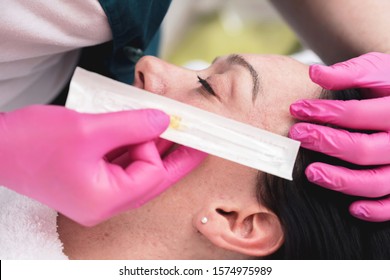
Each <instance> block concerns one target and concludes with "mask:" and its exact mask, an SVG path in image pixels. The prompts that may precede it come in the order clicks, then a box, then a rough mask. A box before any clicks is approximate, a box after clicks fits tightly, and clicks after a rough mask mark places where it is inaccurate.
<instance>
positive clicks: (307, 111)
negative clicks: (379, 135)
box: [290, 96, 390, 131]
mask: <svg viewBox="0 0 390 280" xmlns="http://www.w3.org/2000/svg"><path fill="white" fill-rule="evenodd" d="M389 107H390V96H389V97H383V98H375V99H367V100H361V101H359V100H349V101H341V100H321V99H312V100H299V101H297V102H295V103H293V104H292V105H291V106H290V112H291V114H292V115H293V116H294V117H296V118H298V119H300V120H304V121H312V122H319V123H327V124H333V125H337V126H340V127H346V128H351V129H363V130H383V131H389V130H390V110H389Z"/></svg>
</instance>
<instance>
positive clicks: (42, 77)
mask: <svg viewBox="0 0 390 280" xmlns="http://www.w3.org/2000/svg"><path fill="white" fill-rule="evenodd" d="M0 22H1V23H0V38H1V39H0V111H9V110H13V109H16V108H19V107H22V106H26V105H29V104H39V103H40V104H43V103H48V102H50V101H51V100H52V99H54V97H55V96H56V95H57V94H58V93H59V92H60V91H61V89H62V88H63V87H64V85H65V84H66V82H67V81H68V80H69V78H70V76H71V74H72V73H73V70H74V68H75V65H76V63H77V60H78V52H79V49H80V48H82V47H86V46H92V45H97V44H100V43H104V42H106V41H109V40H110V39H111V38H112V34H111V30H110V26H109V23H108V19H107V17H106V15H105V13H104V11H103V9H102V7H101V6H100V4H99V2H98V0H82V1H81V0H77V1H73V0H34V1H30V0H12V1H0Z"/></svg>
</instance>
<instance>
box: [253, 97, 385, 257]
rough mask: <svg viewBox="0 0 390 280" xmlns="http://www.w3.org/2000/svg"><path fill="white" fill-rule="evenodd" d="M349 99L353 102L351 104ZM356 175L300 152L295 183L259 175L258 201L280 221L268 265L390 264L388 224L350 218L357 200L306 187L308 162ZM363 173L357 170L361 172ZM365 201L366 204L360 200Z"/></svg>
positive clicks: (321, 156)
mask: <svg viewBox="0 0 390 280" xmlns="http://www.w3.org/2000/svg"><path fill="white" fill-rule="evenodd" d="M330 94H331V97H333V98H332V99H341V100H346V99H352V98H353V99H359V97H360V96H359V93H358V92H357V91H356V90H355V91H354V92H353V93H351V92H345V91H340V92H331V93H330ZM351 97H352V98H351ZM318 161H320V162H325V163H330V164H332V165H339V166H345V167H348V168H352V169H358V168H359V166H354V165H352V164H350V163H347V162H344V161H341V160H338V159H335V158H331V157H328V156H326V155H324V154H320V153H316V152H313V151H309V150H306V149H301V150H300V152H299V154H298V158H297V161H296V163H295V167H294V171H293V181H288V180H285V179H281V178H278V177H275V176H272V175H269V174H266V175H264V174H263V175H259V179H258V188H257V197H258V200H259V202H261V203H263V204H264V205H265V206H266V207H268V208H269V209H270V210H272V211H273V212H275V214H276V215H277V216H278V217H279V219H280V220H281V223H282V226H283V230H284V233H285V241H284V244H283V245H282V247H281V248H280V249H279V250H278V251H277V252H276V253H274V254H273V255H271V256H269V257H268V258H270V259H389V258H390V222H383V223H374V222H365V221H362V220H359V219H357V218H354V217H353V216H351V214H350V213H349V211H348V207H349V205H350V204H351V203H352V202H353V201H355V200H358V199H362V198H359V197H352V196H349V195H344V194H342V193H340V192H336V191H332V190H327V189H325V188H322V187H320V186H317V185H315V184H313V183H310V182H309V181H308V180H307V179H306V176H305V173H304V171H305V169H306V167H307V166H308V165H309V164H310V163H312V162H318ZM360 168H361V167H360ZM364 199H367V198H364Z"/></svg>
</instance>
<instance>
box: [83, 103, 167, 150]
mask: <svg viewBox="0 0 390 280" xmlns="http://www.w3.org/2000/svg"><path fill="white" fill-rule="evenodd" d="M84 120H85V122H87V123H84V125H83V126H84V127H85V130H86V132H87V133H88V140H89V141H90V142H89V143H88V145H89V147H90V150H94V151H96V149H98V150H100V151H101V152H102V153H103V155H104V154H106V153H107V152H108V151H110V150H114V149H116V148H118V147H121V146H127V145H130V144H137V143H142V142H145V141H149V140H152V139H155V138H157V137H158V136H159V135H160V134H161V133H163V132H164V130H165V129H166V128H167V127H168V125H169V116H168V115H167V114H165V113H163V112H162V111H159V110H154V109H145V110H135V111H122V112H115V113H106V114H88V115H85V118H84ZM92 147H93V148H94V149H91V148H92Z"/></svg>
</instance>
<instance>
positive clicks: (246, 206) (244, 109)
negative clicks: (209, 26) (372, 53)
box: [59, 55, 320, 259]
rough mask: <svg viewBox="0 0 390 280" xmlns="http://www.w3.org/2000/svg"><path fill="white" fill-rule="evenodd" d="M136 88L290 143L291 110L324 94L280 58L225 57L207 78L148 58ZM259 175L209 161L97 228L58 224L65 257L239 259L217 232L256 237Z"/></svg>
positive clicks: (304, 71) (303, 71)
mask: <svg viewBox="0 0 390 280" xmlns="http://www.w3.org/2000/svg"><path fill="white" fill-rule="evenodd" d="M134 85H135V86H136V87H139V88H143V89H146V90H148V91H150V92H153V93H155V94H159V95H163V96H166V97H169V98H172V99H175V100H177V101H180V102H183V103H187V104H190V105H193V106H196V107H199V108H202V109H204V110H207V111H211V112H214V113H217V114H219V115H222V116H225V117H228V118H232V119H235V120H237V121H240V122H244V123H248V124H251V125H253V126H256V127H259V128H263V129H266V130H269V131H272V132H274V133H277V134H280V135H285V136H286V135H287V133H288V130H289V127H290V126H291V125H292V123H293V122H294V120H293V119H292V118H291V116H290V114H289V106H290V104H291V103H292V102H294V101H295V100H298V99H302V98H317V97H318V96H319V94H320V89H319V88H318V87H317V86H316V85H315V84H313V83H312V82H311V81H310V79H309V76H308V67H307V66H306V65H303V64H301V63H299V62H297V61H295V60H292V59H290V58H287V57H282V56H261V55H240V56H238V55H232V56H227V57H225V56H224V57H219V58H217V59H216V60H215V61H214V62H213V64H212V65H211V66H210V67H209V68H207V69H204V70H201V71H192V70H188V69H184V68H180V67H177V66H173V65H171V64H168V63H166V62H164V61H162V60H159V59H157V58H154V57H144V58H142V59H141V60H140V61H139V62H138V64H137V66H136V77H135V83H134ZM257 175H258V171H257V170H254V169H251V168H248V167H245V166H241V165H239V164H236V163H233V162H230V161H227V160H224V159H221V158H218V157H213V156H209V157H208V158H207V159H206V160H205V161H204V162H203V163H202V164H201V165H200V166H199V167H198V168H197V169H196V170H194V171H193V172H191V173H190V174H189V175H187V176H186V177H185V178H184V179H183V180H181V181H179V182H178V183H177V184H175V185H174V186H173V187H171V188H170V189H168V190H167V191H166V192H164V193H163V194H162V195H160V196H158V197H157V198H155V199H154V200H152V201H151V202H149V203H147V204H146V205H144V206H142V207H141V208H139V209H136V210H132V211H129V212H127V213H124V214H122V215H120V216H117V217H115V218H113V219H111V220H110V221H108V222H106V223H104V224H101V225H99V226H97V227H94V228H92V229H85V228H82V227H79V226H77V225H75V224H72V222H70V221H67V222H64V221H61V219H60V220H59V226H60V233H61V232H63V234H61V238H62V240H63V241H64V244H65V253H68V254H70V255H72V254H75V252H77V251H78V254H79V255H78V256H79V257H82V258H91V257H92V258H99V256H98V254H104V256H100V257H103V258H140V259H146V258H154V259H156V258H164V259H183V258H185V259H193V258H195V259H200V258H217V259H221V258H230V259H231V258H241V257H243V255H245V254H246V251H239V252H240V253H239V254H237V253H236V252H235V251H234V248H232V247H229V246H225V245H223V244H222V243H218V242H219V241H220V239H218V238H217V237H216V236H219V234H222V236H223V234H224V233H220V232H216V230H217V229H226V230H227V231H229V230H230V231H231V233H232V234H233V235H234V234H236V235H238V236H240V237H244V238H246V236H248V237H249V236H250V235H251V234H252V233H251V232H252V231H254V226H253V225H252V224H251V222H252V221H253V220H260V218H259V217H258V216H256V215H254V214H253V215H252V214H251V213H255V212H256V211H262V209H261V208H262V206H261V204H259V203H258V201H257V199H256V188H255V186H256V182H257ZM263 210H264V209H263ZM203 217H207V218H208V222H207V223H206V224H202V223H201V219H202V218H203ZM251 217H252V218H251ZM253 217H256V218H253ZM262 217H263V216H262ZM65 224H67V225H65ZM270 224H271V222H269V223H268V224H267V227H268V225H270ZM61 226H66V228H62V229H61ZM269 227H271V226H269ZM273 230H275V231H281V229H279V228H276V227H275V228H274V229H273ZM67 231H68V234H67V233H66V232H67ZM76 232H77V233H76ZM271 235H274V236H278V235H277V234H271ZM226 236H229V235H226ZM224 238H225V237H222V240H224ZM94 240H99V242H98V241H94ZM229 240H230V239H229ZM69 241H71V242H69ZM267 242H270V243H272V242H275V243H276V242H280V238H279V239H278V240H276V239H275V240H272V238H271V239H270V240H267ZM118 246H120V248H117V247H118ZM219 247H221V249H220V248H219ZM93 248H98V249H96V250H95V251H94V250H93ZM94 252H95V253H94ZM97 252H99V253H97ZM80 254H84V255H81V256H80ZM250 254H251V253H250Z"/></svg>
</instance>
